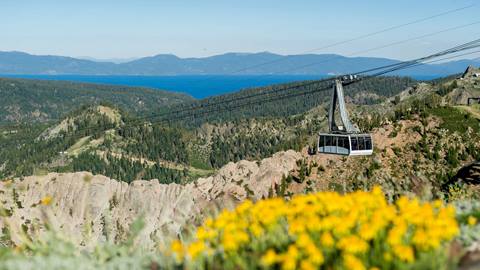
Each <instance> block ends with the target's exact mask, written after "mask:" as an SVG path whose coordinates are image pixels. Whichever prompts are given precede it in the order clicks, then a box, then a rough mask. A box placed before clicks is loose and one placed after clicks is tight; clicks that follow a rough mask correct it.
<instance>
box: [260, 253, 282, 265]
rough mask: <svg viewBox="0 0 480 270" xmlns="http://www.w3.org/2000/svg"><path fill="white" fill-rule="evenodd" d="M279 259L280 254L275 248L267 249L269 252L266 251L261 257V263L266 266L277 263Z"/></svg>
mask: <svg viewBox="0 0 480 270" xmlns="http://www.w3.org/2000/svg"><path fill="white" fill-rule="evenodd" d="M277 261H278V255H277V253H275V251H274V250H273V249H269V250H267V253H265V255H263V256H262V258H261V263H262V264H263V265H264V266H266V267H269V266H272V265H274V264H275V263H277Z"/></svg>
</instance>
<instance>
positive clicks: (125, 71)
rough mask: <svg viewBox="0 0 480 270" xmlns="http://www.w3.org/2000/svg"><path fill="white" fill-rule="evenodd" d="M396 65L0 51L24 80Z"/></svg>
mask: <svg viewBox="0 0 480 270" xmlns="http://www.w3.org/2000/svg"><path fill="white" fill-rule="evenodd" d="M398 62H399V61H398V60H392V59H388V58H377V57H344V56H341V55H335V54H304V55H286V56H284V55H278V54H273V53H269V52H261V53H226V54H222V55H216V56H211V57H204V58H179V57H177V56H175V55H170V54H160V55H156V56H151V57H144V58H140V59H136V60H133V61H128V62H124V63H118V62H117V63H113V62H98V61H92V60H86V59H77V58H72V57H64V56H53V55H42V56H40V55H31V54H27V53H23V52H0V74H22V75H27V74H29V75H64V74H69V75H267V74H274V75H286V74H288V75H335V74H345V73H351V72H356V71H362V70H366V69H369V68H374V67H378V66H383V65H389V64H394V63H398ZM468 65H476V66H478V65H480V61H478V60H477V61H473V60H458V61H452V62H447V63H441V64H431V65H423V66H418V67H415V68H411V69H407V70H402V71H399V72H397V73H393V74H396V75H409V76H444V75H449V74H454V73H460V72H462V71H463V70H464V69H465V67H466V66H468Z"/></svg>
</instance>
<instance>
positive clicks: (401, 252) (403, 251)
mask: <svg viewBox="0 0 480 270" xmlns="http://www.w3.org/2000/svg"><path fill="white" fill-rule="evenodd" d="M393 253H395V255H396V256H397V257H398V258H399V259H400V260H402V261H405V262H409V263H411V262H413V261H415V255H414V254H413V249H412V247H410V246H404V245H398V246H394V247H393Z"/></svg>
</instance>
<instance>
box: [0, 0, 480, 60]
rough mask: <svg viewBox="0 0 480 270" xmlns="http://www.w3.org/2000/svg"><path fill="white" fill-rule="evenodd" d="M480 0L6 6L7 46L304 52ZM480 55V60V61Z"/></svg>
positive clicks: (414, 31) (38, 0) (103, 52)
mask: <svg viewBox="0 0 480 270" xmlns="http://www.w3.org/2000/svg"><path fill="white" fill-rule="evenodd" d="M476 2H478V0H469V1H467V0H401V1H400V0H398V1H390V0H389V1H387V0H364V1H358V0H348V1H342V0H336V1H320V0H235V1H234V0H190V1H187V0H171V1H163V0H131V1H125V0H81V1H80V0H79V1H67V0H57V1H54V0H1V1H0V50H1V51H12V50H15V51H25V52H29V53H33V54H55V55H66V56H91V57H95V58H130V57H142V56H149V55H155V54H163V53H172V54H176V55H178V56H181V57H200V56H208V55H214V54H221V53H225V52H260V51H270V52H274V53H280V54H299V53H304V52H306V51H308V50H310V49H313V48H319V47H322V46H325V45H328V44H331V43H334V42H339V41H342V40H345V39H348V38H351V37H355V36H358V35H361V34H365V33H369V32H373V31H376V30H381V29H383V28H386V27H389V26H393V25H397V24H401V23H406V22H409V21H413V20H416V19H420V18H423V17H427V16H430V15H434V14H437V13H441V12H444V11H447V10H450V9H455V8H460V7H463V6H467V5H469V4H472V3H476ZM479 14H480V3H478V4H477V5H475V6H474V7H472V8H470V9H468V10H463V11H460V12H456V13H453V14H449V15H446V16H442V17H439V18H436V19H433V20H430V21H427V22H423V23H420V24H416V25H413V26H409V27H406V28H401V29H397V30H395V31H390V32H388V33H383V34H380V35H377V36H374V37H371V38H367V39H364V40H360V41H356V42H351V43H348V44H345V45H341V46H335V47H333V48H329V49H326V50H320V51H316V52H315V53H339V54H343V55H348V54H351V53H352V52H356V51H359V50H362V49H368V48H372V47H375V46H379V45H382V44H387V43H391V42H395V41H399V40H403V39H407V38H411V37H414V36H418V35H422V34H427V33H431V32H435V31H438V30H442V29H446V28H450V27H454V26H457V25H462V24H467V23H471V22H474V21H478V20H480V16H479ZM478 37H480V24H477V25H476V26H471V27H468V28H464V29H460V30H456V31H452V32H448V33H444V34H440V35H436V36H432V37H428V38H425V39H422V40H421V41H417V42H411V43H406V44H402V45H399V46H394V47H391V48H388V49H382V50H376V51H372V52H369V53H365V54H361V55H362V56H381V57H390V58H396V59H407V58H411V57H416V56H419V55H423V54H426V53H431V52H434V51H437V50H439V49H444V48H447V47H449V46H453V45H456V44H459V43H461V42H465V41H469V40H471V39H474V38H478ZM478 56H479V55H476V57H478Z"/></svg>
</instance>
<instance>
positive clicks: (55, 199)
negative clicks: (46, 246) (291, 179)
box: [0, 151, 301, 247]
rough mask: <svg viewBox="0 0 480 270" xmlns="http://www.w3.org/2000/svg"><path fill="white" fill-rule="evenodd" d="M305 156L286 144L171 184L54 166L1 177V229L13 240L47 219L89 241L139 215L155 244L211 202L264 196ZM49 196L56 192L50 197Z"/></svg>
mask: <svg viewBox="0 0 480 270" xmlns="http://www.w3.org/2000/svg"><path fill="white" fill-rule="evenodd" d="M300 158H301V154H300V153H297V152H294V151H287V152H280V153H277V154H275V155H273V156H272V157H271V158H267V159H264V160H263V161H261V162H251V161H240V162H238V163H229V164H227V165H226V166H224V167H223V168H222V169H220V170H219V171H218V173H216V174H215V175H214V176H211V177H208V178H201V179H198V180H197V181H195V182H194V183H191V184H188V185H178V184H169V185H166V184H160V183H159V182H158V180H152V181H141V180H140V181H134V182H132V183H131V184H130V185H129V184H127V183H124V182H119V181H116V180H113V179H110V178H108V177H105V176H102V175H92V174H90V173H88V172H76V173H64V174H61V173H50V174H48V175H45V176H30V177H25V178H24V179H15V180H13V181H11V182H10V181H7V182H2V183H0V201H1V202H2V203H1V206H2V207H3V208H4V210H5V212H6V213H7V215H8V216H9V217H6V218H3V219H1V220H0V229H5V228H7V227H8V228H9V230H10V233H11V234H12V238H13V240H14V241H16V242H21V241H22V230H27V232H28V234H36V233H39V234H42V233H43V232H44V230H43V229H42V228H43V226H44V224H45V223H48V224H50V226H52V227H53V228H54V229H55V230H57V231H59V232H61V233H63V234H65V235H68V236H69V238H71V239H73V240H74V241H75V242H76V243H77V244H79V245H82V246H86V247H90V246H94V245H95V244H96V243H98V242H104V241H107V240H110V241H119V240H122V239H126V238H127V237H128V232H129V231H130V226H131V224H132V223H133V222H135V220H137V219H139V218H140V217H141V218H142V220H143V221H144V222H145V224H144V228H143V230H142V231H141V233H140V235H139V237H138V241H141V242H143V243H142V244H144V245H146V246H148V245H153V243H154V241H155V242H158V241H164V240H168V239H169V237H171V236H174V235H176V234H177V233H179V232H180V231H181V230H182V228H184V227H185V226H186V225H187V224H194V223H195V220H196V218H197V217H199V214H201V213H202V212H203V211H204V210H205V209H207V208H208V207H210V206H211V205H212V204H215V203H216V204H222V206H223V205H225V204H228V203H229V202H230V201H231V202H233V203H234V202H235V201H241V200H244V199H246V198H251V199H253V200H256V199H260V198H262V197H264V196H267V194H268V191H269V189H270V188H271V187H272V186H273V185H274V183H279V181H280V180H281V178H282V176H283V175H286V174H288V173H289V172H290V171H291V170H293V169H294V168H295V167H296V161H297V160H298V159H300ZM45 198H47V201H45ZM48 198H51V199H52V200H51V202H50V203H49V202H48ZM42 199H43V200H44V201H43V204H42Z"/></svg>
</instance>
